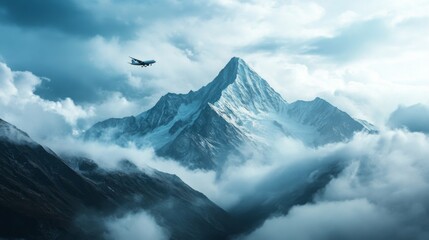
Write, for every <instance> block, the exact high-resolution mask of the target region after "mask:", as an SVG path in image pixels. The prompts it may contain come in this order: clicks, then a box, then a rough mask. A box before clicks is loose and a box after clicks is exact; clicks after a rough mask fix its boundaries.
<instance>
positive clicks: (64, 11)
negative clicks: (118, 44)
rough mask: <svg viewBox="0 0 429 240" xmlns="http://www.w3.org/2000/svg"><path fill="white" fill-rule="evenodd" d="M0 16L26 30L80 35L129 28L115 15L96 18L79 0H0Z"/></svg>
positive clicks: (121, 31) (123, 31)
mask: <svg viewBox="0 0 429 240" xmlns="http://www.w3.org/2000/svg"><path fill="white" fill-rule="evenodd" d="M0 12H1V14H0V19H1V20H2V21H3V22H4V23H7V24H10V25H14V26H18V27H21V28H24V29H27V30H31V29H48V30H55V31H59V32H64V33H67V34H72V35H78V36H82V37H88V36H94V35H97V34H100V35H108V36H112V35H121V36H124V35H126V34H129V33H130V32H131V29H132V27H131V26H130V24H126V22H121V21H118V20H116V19H115V18H105V17H103V18H99V19H97V16H96V14H95V13H94V12H92V11H91V10H90V9H88V8H84V7H83V6H81V4H80V2H79V1H73V0H68V1H55V0H46V1H31V2H28V1H25V0H16V1H7V0H2V1H0Z"/></svg>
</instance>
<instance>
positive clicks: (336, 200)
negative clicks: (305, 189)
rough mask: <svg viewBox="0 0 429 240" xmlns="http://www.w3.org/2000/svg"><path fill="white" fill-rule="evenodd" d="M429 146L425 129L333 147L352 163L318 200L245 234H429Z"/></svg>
mask: <svg viewBox="0 0 429 240" xmlns="http://www.w3.org/2000/svg"><path fill="white" fill-rule="evenodd" d="M427 146H429V138H428V137H427V136H425V135H424V134H421V133H410V132H406V131H400V130H396V131H387V132H382V133H381V134H379V135H358V136H356V137H355V139H353V140H352V141H351V142H350V143H348V144H345V145H343V146H342V147H340V148H338V149H337V151H333V152H331V154H330V155H331V157H338V156H340V159H342V161H347V162H348V164H347V165H348V167H346V168H345V169H344V170H343V171H342V173H341V174H340V175H339V176H338V177H336V178H334V179H333V180H331V181H330V183H329V184H328V185H327V186H326V187H325V188H324V189H323V190H320V191H319V193H318V194H317V195H316V196H315V198H314V202H313V203H307V204H304V205H301V206H298V205H297V206H294V207H293V208H292V209H291V210H290V211H289V213H288V214H287V215H286V216H282V217H273V218H271V219H268V220H266V221H265V223H264V225H263V226H262V227H260V228H259V229H257V230H255V231H254V232H253V233H251V234H250V235H248V236H247V237H246V238H248V239H260V238H261V237H263V238H268V239H282V238H284V237H288V238H289V237H290V238H293V239H314V238H318V239H333V238H334V239H337V238H339V239H384V238H388V239H409V238H410V237H411V238H413V239H426V238H427V237H428V236H429V229H428V228H427V226H426V222H427V219H428V217H429V211H428V210H429V205H428V200H429V199H428V198H429V194H427V193H428V190H429V178H428V177H427V176H428V169H429V165H428V162H427V161H426V159H427V156H428V154H429V150H428V149H429V148H428V147H427ZM310 230H311V231H310Z"/></svg>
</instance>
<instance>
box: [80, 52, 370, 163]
mask: <svg viewBox="0 0 429 240" xmlns="http://www.w3.org/2000/svg"><path fill="white" fill-rule="evenodd" d="M363 129H365V126H364V125H363V124H361V123H360V122H358V121H356V120H354V119H353V118H351V117H350V116H349V115H348V114H347V113H345V112H342V111H341V110H339V109H337V108H336V107H334V106H332V105H331V104H329V103H328V102H326V101H325V100H323V99H320V98H316V99H315V100H313V101H309V102H305V101H297V102H294V103H291V104H289V103H287V102H286V101H285V100H284V99H283V98H282V97H281V96H280V94H278V93H277V92H276V91H275V90H274V89H273V88H271V86H270V85H269V84H268V82H267V81H265V80H264V79H263V78H262V77H260V76H259V75H258V74H257V73H256V72H255V71H253V70H252V69H251V68H250V67H249V66H248V65H247V64H246V62H244V61H243V60H242V59H240V58H237V57H233V58H232V59H231V60H230V61H229V62H228V64H227V65H226V66H225V67H224V68H223V69H222V70H221V71H220V72H219V74H218V75H217V76H216V78H215V79H214V80H213V81H212V82H210V83H209V84H207V85H206V86H204V87H202V88H200V89H199V90H197V91H190V92H189V93H187V94H174V93H168V94H166V95H164V96H163V97H161V98H160V100H159V101H158V102H157V103H156V104H155V106H154V107H153V108H151V109H149V110H148V111H146V112H143V113H141V114H139V115H137V116H130V117H125V118H122V119H108V120H106V121H103V122H100V123H97V124H95V125H94V126H93V127H92V128H90V129H89V130H88V131H86V133H85V135H84V138H85V139H87V140H97V141H106V142H113V143H116V144H119V145H127V144H129V143H130V142H132V143H135V144H136V145H137V146H152V147H154V148H155V149H156V151H157V153H158V154H159V155H162V156H166V157H170V158H173V159H176V160H178V161H180V162H181V163H183V164H184V165H187V166H189V167H191V168H206V169H213V168H217V167H221V165H222V164H223V163H224V162H225V161H226V160H227V156H228V155H229V154H231V153H234V152H235V153H238V154H239V151H240V150H239V149H240V146H241V145H242V144H253V145H254V146H261V147H263V146H264V145H266V144H269V143H268V141H269V139H273V138H275V137H282V136H289V137H293V138H296V139H298V140H301V141H303V142H304V143H305V144H308V145H310V146H317V145H321V144H326V143H329V142H335V141H343V140H346V139H348V138H350V137H352V136H353V133H354V132H355V131H360V130H363Z"/></svg>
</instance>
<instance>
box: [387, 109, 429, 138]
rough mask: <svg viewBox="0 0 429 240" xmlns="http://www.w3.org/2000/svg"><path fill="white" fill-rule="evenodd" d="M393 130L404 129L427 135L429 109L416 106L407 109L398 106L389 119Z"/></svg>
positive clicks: (428, 130) (428, 129) (428, 131)
mask: <svg viewBox="0 0 429 240" xmlns="http://www.w3.org/2000/svg"><path fill="white" fill-rule="evenodd" d="M388 122H389V125H390V126H391V127H393V128H406V129H408V130H409V131H412V132H423V133H429V107H428V106H426V105H423V104H416V105H412V106H409V107H404V106H399V107H398V108H397V109H396V110H395V111H394V112H393V113H392V114H391V115H390V117H389V121H388Z"/></svg>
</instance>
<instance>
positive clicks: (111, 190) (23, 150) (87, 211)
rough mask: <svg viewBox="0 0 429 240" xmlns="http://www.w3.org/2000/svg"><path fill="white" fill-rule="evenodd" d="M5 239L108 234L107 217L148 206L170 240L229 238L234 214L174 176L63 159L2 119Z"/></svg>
mask: <svg viewBox="0 0 429 240" xmlns="http://www.w3.org/2000/svg"><path fill="white" fill-rule="evenodd" d="M0 192H1V195H0V237H3V238H25V239H103V238H104V237H105V233H106V230H105V229H104V227H105V226H104V225H103V223H104V219H105V218H106V217H109V216H122V215H124V214H126V213H128V212H138V211H139V210H140V211H141V210H145V211H148V212H149V213H150V214H151V215H153V216H154V217H155V219H156V220H157V223H158V224H159V225H161V226H162V227H164V228H165V229H167V230H168V231H169V234H170V235H171V239H225V238H226V236H227V235H228V234H229V232H230V231H231V230H230V226H228V224H229V223H231V220H230V217H229V215H228V214H227V213H226V212H225V211H224V210H222V209H221V208H219V207H218V206H216V205H215V204H214V203H212V202H211V201H210V200H209V199H207V197H205V196H204V195H203V194H201V193H199V192H197V191H195V190H193V189H192V188H190V187H189V186H188V185H186V184H185V183H183V182H182V181H181V180H180V179H179V178H178V177H176V176H175V175H170V174H167V173H162V172H159V171H156V170H153V172H151V173H150V174H148V173H145V172H144V171H142V170H140V169H138V168H137V167H136V166H134V165H133V164H132V163H130V162H127V161H124V162H122V163H121V164H120V166H119V167H118V169H117V170H114V171H107V170H104V169H101V168H99V167H98V166H97V165H96V164H95V163H94V162H93V161H91V160H89V159H83V158H68V160H67V161H64V160H63V159H62V158H60V157H59V156H57V155H55V153H53V152H52V151H50V150H49V149H45V148H44V147H43V146H41V145H39V144H37V143H36V142H34V141H32V140H31V139H30V138H29V137H28V135H27V134H25V133H24V132H22V131H20V130H18V129H16V128H15V127H14V126H12V125H10V124H9V123H7V122H5V121H3V120H1V119H0Z"/></svg>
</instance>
